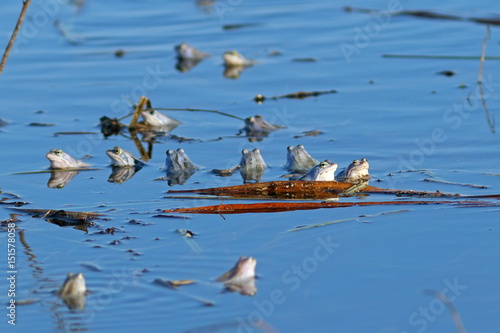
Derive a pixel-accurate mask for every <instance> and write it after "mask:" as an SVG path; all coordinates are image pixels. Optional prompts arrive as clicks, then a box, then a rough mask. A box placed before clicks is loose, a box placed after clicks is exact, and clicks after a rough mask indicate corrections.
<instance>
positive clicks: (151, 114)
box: [141, 110, 180, 129]
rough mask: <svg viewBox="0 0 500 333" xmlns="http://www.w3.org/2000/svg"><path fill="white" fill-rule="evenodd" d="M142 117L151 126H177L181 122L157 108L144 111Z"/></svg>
mask: <svg viewBox="0 0 500 333" xmlns="http://www.w3.org/2000/svg"><path fill="white" fill-rule="evenodd" d="M141 114H142V117H143V118H144V121H145V122H146V124H148V125H149V126H153V127H164V126H166V127H168V128H172V129H173V128H175V127H176V126H177V125H179V124H180V122H179V121H178V120H176V119H174V118H170V117H169V116H166V115H164V114H163V113H161V112H159V111H156V110H147V111H143V112H142V113H141Z"/></svg>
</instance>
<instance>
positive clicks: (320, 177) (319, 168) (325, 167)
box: [300, 160, 338, 181]
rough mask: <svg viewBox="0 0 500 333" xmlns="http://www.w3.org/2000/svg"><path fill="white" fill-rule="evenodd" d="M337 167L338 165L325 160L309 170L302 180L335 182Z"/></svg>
mask: <svg viewBox="0 0 500 333" xmlns="http://www.w3.org/2000/svg"><path fill="white" fill-rule="evenodd" d="M337 167H338V165H337V163H332V162H330V161H328V160H325V161H323V162H321V163H319V164H318V165H316V166H315V167H313V168H312V169H311V170H309V172H308V173H307V174H306V175H304V176H303V177H302V178H300V180H315V181H333V180H335V170H337Z"/></svg>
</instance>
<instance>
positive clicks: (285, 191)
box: [168, 180, 457, 199]
mask: <svg viewBox="0 0 500 333" xmlns="http://www.w3.org/2000/svg"><path fill="white" fill-rule="evenodd" d="M353 189H357V191H356V192H352V190H353ZM168 193H197V194H204V195H216V196H232V197H238V198H260V199H266V198H287V199H329V198H336V197H338V196H341V195H343V194H349V195H352V194H354V193H385V194H394V195H398V196H427V197H455V196H457V195H454V194H447V193H441V192H439V191H437V192H428V191H409V190H393V189H382V188H378V187H374V186H369V185H368V186H365V187H360V186H359V184H352V183H343V182H336V181H300V180H299V181H271V182H263V183H250V184H244V185H236V186H227V187H215V188H206V189H197V190H170V191H168Z"/></svg>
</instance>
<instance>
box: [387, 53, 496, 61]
mask: <svg viewBox="0 0 500 333" xmlns="http://www.w3.org/2000/svg"><path fill="white" fill-rule="evenodd" d="M382 58H401V59H445V60H451V59H453V60H478V59H481V57H478V56H454V55H428V54H421V55H419V54H382ZM485 59H488V60H500V57H485Z"/></svg>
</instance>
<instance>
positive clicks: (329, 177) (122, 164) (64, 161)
mask: <svg viewBox="0 0 500 333" xmlns="http://www.w3.org/2000/svg"><path fill="white" fill-rule="evenodd" d="M106 154H107V155H108V156H109V158H110V159H111V165H112V166H113V167H116V168H141V167H142V166H144V164H145V163H144V162H142V161H140V160H139V159H137V158H136V157H134V156H133V155H132V154H131V153H130V152H128V151H125V150H123V149H121V148H120V147H114V148H113V149H109V150H107V151H106ZM241 154H242V156H241V160H240V163H239V164H238V165H236V166H235V167H234V168H230V169H224V170H220V169H214V170H211V172H212V173H215V174H217V175H219V176H229V175H231V174H232V173H233V172H235V171H236V170H238V169H239V170H240V174H241V176H242V178H243V180H244V181H245V182H251V181H257V182H259V181H260V180H261V178H262V175H263V173H264V170H265V169H266V167H267V165H266V163H265V162H264V159H263V158H262V155H261V153H260V150H259V149H258V148H255V149H253V150H248V149H243V151H242V152H241ZM166 155H167V158H166V161H165V168H166V172H167V177H168V178H179V177H180V178H183V179H187V178H189V177H190V176H191V175H192V174H193V173H194V172H195V171H196V170H198V169H200V167H199V166H197V165H196V164H194V163H193V162H192V161H191V159H190V158H189V157H188V155H187V154H186V152H185V151H184V149H182V148H179V149H177V150H172V149H168V150H167V151H166ZM46 156H47V158H48V159H49V161H50V166H51V168H52V169H57V170H68V169H81V168H88V167H90V166H91V165H90V164H88V163H86V162H83V161H80V160H77V159H75V158H73V157H72V156H70V155H69V154H67V153H65V152H63V151H62V150H60V149H51V150H50V151H49V152H48V153H47V154H46ZM285 168H286V169H287V170H288V171H289V172H290V174H289V175H287V177H288V178H290V179H294V180H312V181H333V180H335V179H336V178H337V179H338V180H342V181H348V182H349V181H350V182H352V181H359V180H368V179H369V177H370V175H369V172H368V169H369V163H368V161H367V160H366V159H365V158H363V159H361V160H354V161H353V162H352V163H351V164H349V166H347V167H346V168H345V169H344V170H342V171H341V172H340V173H338V174H337V176H335V171H336V170H337V168H338V165H337V163H333V162H331V161H329V160H324V161H322V162H318V161H317V160H315V159H314V158H312V157H311V155H309V153H308V152H307V151H306V149H305V147H304V146H303V145H297V146H296V147H294V146H289V147H288V148H287V163H286V165H285Z"/></svg>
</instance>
